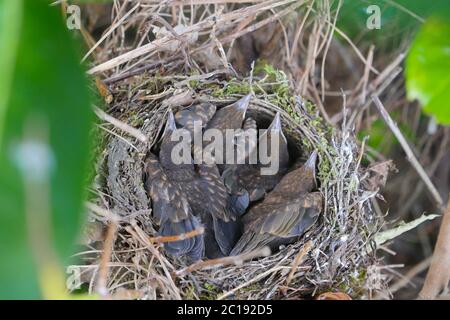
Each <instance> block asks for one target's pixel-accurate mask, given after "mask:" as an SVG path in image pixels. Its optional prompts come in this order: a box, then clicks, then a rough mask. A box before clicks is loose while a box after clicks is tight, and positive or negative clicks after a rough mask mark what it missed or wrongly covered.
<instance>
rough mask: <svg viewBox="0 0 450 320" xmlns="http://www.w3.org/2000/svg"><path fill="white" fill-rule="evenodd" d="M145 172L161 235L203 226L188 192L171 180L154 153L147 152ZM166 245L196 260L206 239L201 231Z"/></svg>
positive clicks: (173, 250)
mask: <svg viewBox="0 0 450 320" xmlns="http://www.w3.org/2000/svg"><path fill="white" fill-rule="evenodd" d="M145 173H146V187H147V190H148V193H149V195H150V198H151V199H152V207H153V211H152V214H153V218H154V219H155V222H156V224H158V225H159V226H160V229H159V234H160V235H162V236H175V235H181V234H184V233H188V232H191V231H194V230H196V229H198V228H200V227H201V224H200V222H199V220H198V219H197V218H196V217H195V216H194V215H193V214H192V209H191V207H190V206H189V203H188V200H187V198H186V197H185V194H184V193H183V191H182V190H181V188H180V187H179V186H178V185H177V184H176V183H173V182H172V181H170V179H169V178H168V176H167V174H166V170H165V168H164V167H163V166H162V165H161V163H160V162H159V160H158V158H157V157H156V156H155V155H154V154H152V153H149V154H148V156H147V159H146V163H145ZM164 248H165V249H166V251H167V252H168V253H169V254H172V255H174V256H184V255H186V256H187V257H188V258H189V259H191V260H192V261H197V260H200V259H201V258H202V257H203V253H204V241H203V237H202V236H201V235H197V236H195V237H191V238H188V239H184V240H180V241H175V242H168V243H166V244H165V245H164Z"/></svg>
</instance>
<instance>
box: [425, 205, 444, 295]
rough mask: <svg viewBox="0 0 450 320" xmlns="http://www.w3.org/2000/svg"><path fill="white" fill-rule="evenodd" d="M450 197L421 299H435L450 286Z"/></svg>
mask: <svg viewBox="0 0 450 320" xmlns="http://www.w3.org/2000/svg"><path fill="white" fill-rule="evenodd" d="M449 243H450V196H449V199H448V204H447V209H446V210H445V212H444V216H443V218H442V223H441V228H440V230H439V235H438V239H437V242H436V247H435V249H434V253H433V258H432V259H431V266H430V269H429V270H428V274H427V277H426V279H425V283H424V285H423V288H422V291H420V293H419V297H420V298H423V299H434V298H436V297H437V295H438V294H439V293H440V291H441V290H442V289H444V288H446V287H447V286H448V283H449V281H450V249H449Z"/></svg>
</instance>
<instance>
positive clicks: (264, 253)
mask: <svg viewBox="0 0 450 320" xmlns="http://www.w3.org/2000/svg"><path fill="white" fill-rule="evenodd" d="M268 256H270V249H269V248H268V247H264V248H261V249H259V250H256V251H252V252H249V253H244V254H240V255H237V256H231V257H224V258H218V259H211V260H205V261H198V262H195V263H193V264H191V265H190V266H189V267H187V268H184V269H181V270H179V271H177V272H176V273H175V274H176V275H177V276H179V277H181V276H184V275H186V274H188V273H191V272H193V271H196V270H200V269H206V268H210V267H212V266H226V265H241V264H242V263H243V262H244V261H247V260H252V259H255V258H260V257H268Z"/></svg>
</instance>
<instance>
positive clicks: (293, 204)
mask: <svg viewBox="0 0 450 320" xmlns="http://www.w3.org/2000/svg"><path fill="white" fill-rule="evenodd" d="M316 158H317V153H316V152H315V151H314V152H313V153H312V154H311V156H310V157H309V159H308V161H307V162H306V163H305V164H304V165H303V166H302V167H300V168H298V169H295V170H293V171H291V172H289V173H287V174H286V175H285V176H284V177H283V178H282V179H281V181H280V182H279V183H278V184H277V186H276V187H275V188H274V189H273V190H272V191H271V192H270V193H269V194H268V195H267V196H266V197H265V199H264V201H263V202H261V203H259V204H257V205H256V206H254V207H253V208H252V209H251V210H250V212H249V213H248V214H247V215H245V216H244V219H243V222H244V234H243V235H242V237H241V239H239V241H238V243H237V244H236V246H235V247H234V248H233V250H232V251H231V255H238V254H241V253H245V252H250V251H253V250H255V249H258V248H261V247H264V246H269V247H271V248H272V249H273V250H276V249H278V247H279V246H280V245H282V244H288V243H291V242H293V241H294V240H295V239H296V238H298V237H299V236H301V235H302V234H304V233H305V231H307V230H308V229H309V228H310V227H311V226H312V225H313V224H314V223H315V222H316V221H317V218H318V216H319V214H320V212H321V210H322V196H321V195H320V194H319V193H318V192H316V193H311V191H312V190H313V189H314V188H315V163H316Z"/></svg>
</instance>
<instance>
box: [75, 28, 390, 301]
mask: <svg viewBox="0 0 450 320" xmlns="http://www.w3.org/2000/svg"><path fill="white" fill-rule="evenodd" d="M166 32H167V33H166V36H167V34H169V37H172V35H171V32H175V31H174V30H171V31H170V32H169V31H166ZM190 34H191V33H190ZM171 39H172V40H174V41H181V40H180V39H179V36H176V35H174V36H173V37H172V38H171ZM191 40H192V39H191V38H189V37H187V38H185V40H183V41H187V42H189V41H191ZM155 41H158V39H156V40H155ZM195 41H196V42H198V40H197V38H195ZM208 41H212V43H214V44H216V45H217V39H215V40H214V39H213V40H211V39H210V40H208ZM190 45H192V46H193V44H192V42H190ZM197 48H198V47H197ZM220 48H221V46H220V45H219V49H218V50H219V51H220ZM154 50H155V51H154V54H150V55H147V56H146V57H145V58H144V59H142V58H141V60H139V61H138V62H136V63H134V64H132V63H131V62H129V63H128V65H127V68H124V69H121V70H120V72H119V71H116V72H113V73H109V74H106V75H108V77H107V79H103V81H101V80H99V79H97V87H98V88H99V91H100V93H101V94H102V96H103V98H104V99H105V100H106V101H107V102H108V106H107V108H105V109H104V110H105V111H101V110H100V109H97V114H98V116H99V117H100V119H101V120H102V121H101V122H100V123H98V128H99V130H98V133H99V135H100V137H101V138H100V140H99V141H98V143H97V145H96V153H95V154H96V164H97V165H96V177H95V179H94V183H93V185H92V188H91V191H92V196H91V198H90V200H89V203H88V208H89V221H88V223H87V224H86V227H85V235H86V237H85V239H84V240H85V241H84V244H85V245H86V247H87V249H86V250H82V251H81V252H80V253H79V254H78V256H79V257H80V259H81V263H80V264H79V265H82V267H83V269H82V282H85V283H87V285H88V290H89V291H90V292H92V291H95V288H100V292H105V290H106V292H108V293H109V294H111V295H118V296H120V297H123V295H121V294H126V297H133V298H144V299H180V298H182V299H226V298H235V299H295V298H307V297H313V296H316V295H317V294H319V293H322V292H327V291H340V292H344V293H346V294H348V295H350V296H352V297H363V296H367V295H369V294H370V293H371V292H372V290H380V289H383V288H384V281H383V277H382V276H381V275H380V269H381V267H380V266H379V261H378V260H377V258H376V256H375V252H376V250H374V249H376V248H374V246H375V244H374V241H373V236H374V234H375V233H376V232H377V231H378V230H379V229H380V227H381V225H382V223H383V219H382V217H380V216H378V215H377V214H376V213H375V212H374V211H373V210H372V207H371V202H370V201H371V198H372V197H375V196H376V194H377V191H374V188H372V187H371V183H370V181H369V179H370V175H369V174H368V172H367V170H366V169H365V168H364V167H363V166H362V163H363V162H362V160H363V158H364V154H363V151H362V150H363V149H362V148H361V146H360V144H359V143H358V142H357V140H356V139H355V138H354V136H353V133H352V131H351V128H352V124H351V123H348V122H347V121H345V119H344V121H343V122H342V123H343V124H342V126H341V127H339V128H334V127H332V126H331V125H329V124H328V123H327V122H326V121H325V120H324V119H323V118H322V116H321V114H320V112H319V110H318V109H317V108H316V107H315V105H314V104H313V103H311V102H309V101H307V100H306V99H304V98H303V97H301V96H299V95H297V94H296V93H295V91H294V88H293V87H292V84H291V82H290V81H289V80H288V77H287V76H286V75H285V74H284V73H283V72H281V71H278V70H276V69H274V68H273V67H271V66H270V65H265V64H260V65H259V64H257V65H256V66H255V67H254V68H253V69H252V72H251V73H250V76H248V77H240V76H239V75H238V74H236V72H235V71H234V70H233V69H232V68H231V67H227V68H215V69H213V70H212V71H209V72H205V69H204V68H203V66H204V64H205V63H204V62H205V60H204V57H202V56H199V55H198V54H197V53H198V50H196V49H193V50H188V49H186V47H183V46H182V47H181V49H180V48H179V47H177V46H175V48H172V47H170V48H168V47H167V46H164V47H159V48H154ZM170 50H173V51H170ZM174 52H175V53H176V54H175V53H174ZM108 58H110V57H108ZM135 59H136V58H135ZM91 71H92V72H93V73H95V72H97V71H102V70H101V68H100V69H97V70H95V69H94V70H91ZM249 93H252V94H253V98H252V99H251V102H250V105H249V108H248V113H249V114H250V115H251V116H252V117H254V118H255V119H256V121H257V123H258V125H259V126H262V127H264V126H265V127H267V125H268V123H269V122H270V120H271V119H272V118H273V116H274V115H275V113H277V112H279V113H280V115H281V121H282V124H283V130H284V132H285V134H286V136H287V138H288V141H289V151H290V153H291V155H292V156H293V157H294V158H298V159H306V158H307V156H308V155H309V154H310V153H311V152H312V151H313V150H316V151H317V152H318V164H317V180H318V191H319V192H320V193H321V195H322V196H323V200H324V201H323V202H324V207H323V210H322V212H321V214H320V218H319V220H318V221H317V223H315V224H314V225H313V226H312V227H311V228H310V229H309V230H308V231H307V232H306V233H305V234H304V235H303V236H302V237H301V238H300V239H299V240H298V241H297V242H295V243H293V244H290V245H286V246H283V247H281V248H280V250H279V251H277V252H274V253H273V254H269V255H268V252H266V251H265V250H261V251H258V252H252V253H249V254H244V255H241V256H238V257H225V258H221V259H216V260H204V261H200V262H196V263H194V264H188V263H187V262H186V261H185V260H183V259H180V258H176V257H172V256H170V255H167V254H166V253H165V251H164V242H161V239H160V238H159V237H158V233H157V230H158V227H157V226H156V225H155V224H154V223H153V222H152V214H151V207H152V206H151V199H150V198H149V196H148V194H147V192H146V189H145V187H144V182H143V176H144V161H145V157H146V155H147V153H148V151H149V150H150V149H151V148H152V147H154V146H156V145H157V144H158V142H159V140H160V139H161V136H162V133H163V131H164V124H165V122H166V117H167V113H168V110H172V111H174V112H177V111H178V110H181V109H182V108H184V107H186V106H190V105H192V104H195V103H198V102H209V103H212V104H214V105H216V106H217V107H218V108H220V107H223V106H226V105H229V104H231V103H234V102H236V101H237V100H238V99H240V98H242V97H243V96H244V95H246V94H249ZM344 114H345V113H344ZM344 118H345V116H344ZM130 295H131V296H130Z"/></svg>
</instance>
